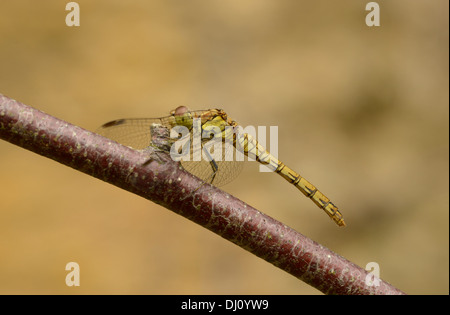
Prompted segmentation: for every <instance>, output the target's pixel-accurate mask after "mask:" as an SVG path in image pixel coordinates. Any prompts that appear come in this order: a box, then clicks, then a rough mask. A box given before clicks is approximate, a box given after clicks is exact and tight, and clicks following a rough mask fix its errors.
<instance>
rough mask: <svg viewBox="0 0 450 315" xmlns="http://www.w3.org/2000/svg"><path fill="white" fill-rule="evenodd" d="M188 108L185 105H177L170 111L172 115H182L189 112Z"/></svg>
mask: <svg viewBox="0 0 450 315" xmlns="http://www.w3.org/2000/svg"><path fill="white" fill-rule="evenodd" d="M189 112H190V110H189V108H187V107H186V106H178V107H177V108H176V109H174V110H173V111H171V112H170V114H171V115H172V116H183V115H185V114H186V113H189Z"/></svg>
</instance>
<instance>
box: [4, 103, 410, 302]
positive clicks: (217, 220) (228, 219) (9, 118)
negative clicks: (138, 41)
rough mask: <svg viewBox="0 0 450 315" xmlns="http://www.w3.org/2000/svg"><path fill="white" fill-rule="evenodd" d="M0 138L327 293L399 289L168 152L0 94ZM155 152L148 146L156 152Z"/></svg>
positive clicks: (359, 292)
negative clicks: (373, 281) (122, 140)
mask: <svg viewBox="0 0 450 315" xmlns="http://www.w3.org/2000/svg"><path fill="white" fill-rule="evenodd" d="M0 138H2V139H4V140H6V141H9V142H11V143H13V144H16V145H18V146H21V147H23V148H25V149H28V150H30V151H33V152H35V153H37V154H40V155H43V156H46V157H48V158H50V159H53V160H55V161H57V162H59V163H62V164H65V165H67V166H70V167H72V168H74V169H76V170H79V171H81V172H84V173H86V174H88V175H91V176H94V177H96V178H98V179H101V180H103V181H106V182H108V183H110V184H113V185H116V186H118V187H120V188H122V189H125V190H128V191H130V192H132V193H134V194H137V195H139V196H141V197H144V198H146V199H148V200H151V201H153V202H155V203H157V204H160V205H162V206H163V207H165V208H167V209H169V210H172V211H173V212H175V213H177V214H179V215H182V216H184V217H185V218H187V219H189V220H191V221H193V222H195V223H197V224H199V225H201V226H203V227H205V228H207V229H209V230H211V231H212V232H214V233H216V234H218V235H220V236H222V237H223V238H225V239H227V240H229V241H231V242H233V243H235V244H236V245H238V246H240V247H242V248H244V249H245V250H247V251H249V252H251V253H253V254H255V255H256V256H258V257H260V258H262V259H264V260H266V261H268V262H270V263H271V264H273V265H275V266H277V267H278V268H281V269H283V270H284V271H286V272H288V273H290V274H291V275H293V276H295V277H297V278H298V279H300V280H302V281H304V282H306V283H308V284H310V285H311V286H313V287H315V288H317V289H318V290H320V291H322V292H323V293H325V294H404V293H403V292H402V291H400V290H398V289H397V288H395V287H393V286H392V285H390V284H389V283H387V282H385V281H383V280H380V282H379V285H378V286H368V285H366V283H365V280H366V277H367V275H368V272H367V271H366V270H364V269H363V268H361V267H359V266H357V265H355V264H353V263H352V262H350V261H348V260H346V259H345V258H343V257H341V256H339V255H338V254H336V253H334V252H332V251H331V250H329V249H327V248H325V247H324V246H322V245H320V244H318V243H316V242H314V241H312V240H311V239H309V238H307V237H305V236H304V235H302V234H300V233H298V232H297V231H295V230H293V229H291V228H290V227H288V226H286V225H284V224H283V223H281V222H278V221H276V220H274V219H273V218H271V217H269V216H267V215H265V214H263V213H261V212H260V211H258V210H256V209H254V208H252V207H251V206H249V205H247V204H245V203H244V202H243V201H241V200H239V199H237V198H235V197H233V196H230V195H229V194H227V193H225V192H223V191H221V190H219V189H217V188H215V187H213V186H211V185H209V184H203V185H202V182H201V181H200V180H199V179H197V178H196V177H194V176H193V175H191V174H189V173H187V172H186V171H184V170H183V169H182V168H181V167H180V166H179V164H178V163H175V162H173V161H172V160H171V159H170V158H169V157H168V155H166V154H162V153H161V152H158V159H156V158H155V159H151V160H150V161H149V153H152V152H149V150H150V151H151V149H148V150H147V151H136V150H133V149H131V148H128V147H125V146H122V145H120V144H118V143H116V142H113V141H111V140H109V139H106V138H104V137H101V136H99V135H97V134H95V133H92V132H90V131H87V130H84V129H82V128H80V127H77V126H74V125H71V124H69V123H67V122H65V121H62V120H59V119H57V118H55V117H52V116H50V115H48V114H45V113H43V112H41V111H39V110H36V109H34V108H31V107H29V106H26V105H24V104H22V103H20V102H17V101H15V100H13V99H11V98H8V97H6V96H4V95H2V94H0ZM154 153H155V152H153V154H154Z"/></svg>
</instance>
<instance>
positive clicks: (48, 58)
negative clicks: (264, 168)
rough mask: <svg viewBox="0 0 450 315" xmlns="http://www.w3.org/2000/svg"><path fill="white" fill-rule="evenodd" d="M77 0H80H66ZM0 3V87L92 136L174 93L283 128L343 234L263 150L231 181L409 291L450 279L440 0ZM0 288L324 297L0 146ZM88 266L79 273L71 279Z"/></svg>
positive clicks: (71, 174) (127, 199)
mask: <svg viewBox="0 0 450 315" xmlns="http://www.w3.org/2000/svg"><path fill="white" fill-rule="evenodd" d="M67 2H68V1H67ZM67 2H64V1H31V0H29V1H25V0H18V1H1V2H0V93H2V94H5V95H7V96H9V97H12V98H14V99H17V100H19V101H21V102H23V103H25V104H28V105H31V106H33V107H35V108H38V109H40V110H42V111H45V112H46V113H49V114H51V115H53V116H56V117H59V118H61V119H64V120H67V121H69V122H71V123H73V124H77V125H79V126H81V127H83V128H86V129H89V130H95V129H96V128H97V127H98V126H99V125H101V124H102V123H104V122H106V121H109V120H112V119H116V118H123V117H159V116H163V115H166V114H167V113H168V112H169V111H170V110H171V109H173V108H175V107H176V106H179V105H187V106H189V107H191V108H192V109H204V108H211V107H220V108H224V109H225V110H226V111H227V112H228V113H229V114H230V116H232V117H233V118H234V119H235V120H237V121H238V122H240V123H241V124H242V125H255V126H256V125H261V126H270V125H275V126H278V127H279V157H280V159H281V160H282V161H284V162H285V163H286V164H287V165H289V166H290V167H292V168H293V169H295V170H297V171H299V172H300V173H301V174H302V175H303V176H305V178H307V179H308V180H310V181H311V182H312V183H314V184H316V185H317V186H318V187H319V188H320V189H321V190H322V191H323V192H324V193H325V194H326V195H327V196H329V197H330V198H331V199H332V200H333V201H334V202H335V203H336V204H337V205H338V206H339V207H340V208H341V209H342V212H343V214H344V216H345V219H346V222H347V225H348V226H347V227H346V228H338V227H337V226H335V224H334V223H333V222H332V221H331V220H329V219H328V217H327V216H326V215H325V214H324V213H323V212H322V211H321V210H319V209H318V208H317V207H316V206H315V205H314V204H313V203H312V202H311V201H310V200H308V199H307V198H305V197H304V196H303V195H302V194H301V193H300V192H299V191H297V190H296V189H295V188H293V187H291V186H289V185H288V184H287V183H286V182H284V181H283V180H282V179H281V178H278V177H277V176H275V175H274V174H270V173H259V172H258V167H257V166H256V165H255V164H252V163H247V164H248V165H246V168H245V170H244V171H243V172H242V174H241V176H239V177H238V178H237V179H236V180H234V181H233V182H232V183H230V184H228V185H227V186H224V187H223V188H224V189H225V190H226V191H227V192H229V193H231V194H233V195H235V196H237V197H239V198H241V199H242V200H244V201H246V202H247V203H249V204H250V205H252V206H254V207H256V208H258V209H259V210H261V211H263V212H265V213H267V214H268V215H270V216H272V217H274V218H276V219H278V220H280V221H282V222H284V223H285V224H287V225H289V226H291V227H292V228H294V229H296V230H298V231H299V232H301V233H303V234H305V235H307V236H308V237H310V238H312V239H314V240H316V241H318V242H320V243H321V244H323V245H325V246H327V247H329V248H330V249H332V250H333V251H335V252H337V253H339V254H340V255H342V256H344V257H346V258H348V259H349V260H351V261H353V262H355V263H357V264H358V265H360V266H362V267H365V266H366V264H368V263H369V262H376V263H378V264H379V266H380V274H381V277H382V278H383V279H385V280H386V281H388V282H390V283H392V284H393V285H394V286H396V287H398V288H399V289H401V290H403V291H405V292H407V293H412V294H420V293H425V294H432V293H438V294H448V293H449V286H448V283H449V205H448V202H449V193H448V189H449V176H448V175H449V168H448V166H449V165H448V162H449V146H448V144H449V139H448V131H449V117H448V112H449V94H448V84H449V79H448V75H449V73H448V67H449V64H448V44H449V33H448V26H449V24H448V23H449V18H448V10H449V8H448V2H447V1H438V0H432V1H425V0H414V1H411V0H409V1H407V0H397V1H385V0H382V1H378V4H379V5H380V8H381V26H380V27H372V28H370V27H368V26H367V25H366V24H365V16H366V14H367V13H368V12H366V11H365V5H366V3H368V2H369V1H356V0H352V1H350V0H345V1H323V0H322V1H271V0H262V1H261V0H249V1H238V0H228V1H218V0H210V1H206V0H205V1H175V0H165V1H162V0H161V1H144V0H142V1H130V2H124V1H87V0H81V1H78V4H79V5H80V9H81V19H80V22H81V25H80V27H68V26H66V24H65V17H66V14H67V13H68V12H67V11H65V5H66V3H67ZM0 198H1V199H0V293H3V294H5V293H42V294H47V293H62V294H71V293H106V294H108V293H114V294H118V293H138V294H143V293H149V294H190V293H193V294H319V293H320V292H319V291H317V290H316V289H314V288H312V287H310V286H309V285H307V284H305V283H303V282H301V281H299V280H297V279H296V278H294V277H292V276H291V275H289V274H287V273H285V272H283V271H281V270H279V269H277V268H275V267H274V266H272V265H270V264H269V263H267V262H265V261H263V260H261V259H259V258H257V257H256V256H253V255H252V254H249V253H248V252H246V251H244V250H243V249H241V248H239V247H237V246H235V245H233V244H231V243H229V242H227V241H225V240H224V239H222V238H220V237H219V236H216V235H215V234H213V233H211V232H209V231H208V230H205V229H204V228H202V227H200V226H197V225H195V224H193V223H192V222H190V221H187V220H186V219H184V218H182V217H179V216H177V215H175V214H173V213H172V212H170V211H168V210H166V209H165V208H162V207H160V206H158V205H156V204H153V203H151V202H149V201H147V200H144V199H142V198H140V197H137V196H135V195H132V194H131V193H128V192H125V191H122V190H120V189H118V188H116V187H114V186H111V185H109V184H106V183H104V182H101V181H99V180H97V179H95V178H91V177H88V176H86V175H84V174H82V173H79V172H77V171H75V170H73V169H70V168H68V167H66V166H62V165H60V164H58V163H55V162H54V161H51V160H48V159H46V158H43V157H41V156H38V155H35V154H33V153H31V152H28V151H25V150H23V149H21V148H19V147H16V146H14V145H12V144H9V143H6V142H4V141H0ZM70 261H75V262H78V263H79V265H80V268H81V286H80V287H77V288H73V287H67V286H66V285H65V276H66V273H67V272H66V271H65V265H66V263H68V262H70Z"/></svg>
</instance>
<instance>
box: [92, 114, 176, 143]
mask: <svg viewBox="0 0 450 315" xmlns="http://www.w3.org/2000/svg"><path fill="white" fill-rule="evenodd" d="M152 124H162V125H163V126H165V127H167V128H169V129H170V128H171V126H170V125H168V123H167V121H165V119H164V118H136V119H118V120H113V121H110V122H108V123H106V124H104V125H103V126H101V127H100V128H99V129H97V130H96V133H98V134H99V135H102V136H104V137H106V138H109V139H111V140H114V141H116V142H119V143H120V144H123V145H126V146H128V147H132V148H134V149H137V150H142V149H145V148H147V147H148V146H150V143H151V139H152V137H151V136H152V134H151V131H150V126H151V125H152Z"/></svg>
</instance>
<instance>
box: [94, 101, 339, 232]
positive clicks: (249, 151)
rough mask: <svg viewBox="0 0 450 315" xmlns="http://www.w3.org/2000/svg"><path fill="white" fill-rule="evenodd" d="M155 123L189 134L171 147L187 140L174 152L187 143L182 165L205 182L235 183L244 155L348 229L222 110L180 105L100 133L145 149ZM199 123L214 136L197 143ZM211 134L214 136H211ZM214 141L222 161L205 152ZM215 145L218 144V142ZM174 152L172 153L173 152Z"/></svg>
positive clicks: (317, 193) (324, 201)
mask: <svg viewBox="0 0 450 315" xmlns="http://www.w3.org/2000/svg"><path fill="white" fill-rule="evenodd" d="M153 124H157V125H162V126H163V127H165V128H167V129H168V130H171V129H175V128H176V127H184V128H185V129H186V130H187V131H188V134H185V135H181V134H180V131H178V130H177V133H176V135H177V137H176V138H174V139H171V140H170V144H172V145H173V144H175V142H177V141H181V140H183V139H184V144H183V143H181V146H180V147H179V148H178V150H177V149H175V151H174V152H175V153H176V154H178V153H179V152H181V151H183V150H184V149H186V143H187V144H188V146H189V148H188V150H186V152H188V156H185V159H186V158H189V161H184V160H183V159H182V160H181V161H180V162H181V165H182V166H183V168H185V169H186V170H187V171H189V172H190V173H192V174H194V175H196V176H197V177H199V178H200V179H202V180H203V181H205V182H210V183H211V184H213V185H215V186H220V185H223V184H225V183H227V182H229V181H231V180H233V179H234V178H235V177H236V176H237V175H238V174H239V172H240V170H241V168H242V164H243V163H239V161H236V156H234V155H233V154H237V153H236V152H241V153H243V154H245V155H246V156H247V157H250V158H253V159H255V160H256V161H258V162H259V163H261V164H263V165H266V166H267V167H268V168H269V169H271V170H273V171H274V172H276V173H278V174H280V175H281V176H282V177H283V178H284V179H285V180H287V181H288V182H290V183H291V184H293V185H294V186H295V187H297V188H298V189H299V190H300V191H301V192H302V193H303V194H304V195H305V196H307V197H309V198H310V199H311V200H312V201H313V202H314V203H315V204H316V205H317V206H318V207H319V208H321V209H323V210H324V211H325V213H326V214H328V216H329V217H330V218H331V219H332V220H333V221H334V222H336V224H338V225H339V226H345V222H344V218H343V216H342V214H341V212H340V211H339V209H338V207H336V206H335V205H334V204H333V203H332V202H331V201H330V200H329V199H328V198H327V197H326V196H325V195H324V194H323V193H321V192H320V191H319V190H318V189H317V188H316V187H315V186H314V185H313V184H311V183H310V182H309V181H307V180H306V179H305V178H303V177H302V176H300V175H299V174H298V173H296V172H294V171H293V170H292V169H290V168H289V167H287V166H286V165H285V164H283V163H282V162H281V161H279V160H278V159H277V158H276V157H275V156H273V155H272V154H270V152H268V151H267V150H266V149H265V148H264V147H263V146H262V145H261V144H260V143H259V142H258V141H257V140H256V139H255V138H254V137H253V136H251V135H250V134H248V133H239V132H233V131H235V130H238V129H239V128H240V126H239V125H238V124H237V123H236V122H235V121H234V120H232V119H231V118H230V117H228V115H227V114H226V113H225V112H224V111H223V110H221V109H209V110H196V111H190V110H189V109H188V108H187V107H185V106H180V107H178V108H177V109H175V110H173V111H172V112H171V113H170V115H169V116H166V117H161V118H135V119H118V120H114V121H111V122H108V123H106V124H104V125H103V126H101V127H100V128H99V129H98V130H97V133H98V134H100V135H103V136H105V137H107V138H110V139H112V140H114V141H117V142H119V143H121V144H123V145H126V146H129V147H132V148H134V149H137V150H142V149H146V148H148V147H149V146H151V142H152V140H151V139H152V134H151V128H150V127H151V126H152V125H153ZM196 124H197V125H198V129H199V130H198V131H199V132H200V134H204V133H205V132H206V134H211V136H208V137H205V138H203V137H202V138H201V140H200V141H196V140H195V132H196V131H195V130H196V126H197V125H196ZM240 130H242V129H240ZM212 131H213V132H214V133H211V132H212ZM217 135H218V137H217ZM213 138H214V139H217V138H219V141H220V142H221V143H222V144H223V145H224V146H225V147H224V148H223V149H222V150H221V155H220V156H219V158H216V157H217V155H214V158H213V157H212V154H211V153H210V152H214V150H215V149H212V150H211V147H209V148H208V149H205V148H206V146H207V145H208V144H211V142H212V141H211V140H213ZM181 142H182V141H181ZM214 143H216V144H217V141H216V142H214ZM172 147H173V146H172ZM233 148H234V150H233ZM197 149H199V151H200V152H201V153H203V156H204V157H205V153H206V157H207V158H206V159H205V158H202V159H200V160H199V159H198V158H197V159H196V158H195V157H194V154H196V153H195V152H199V151H197ZM171 153H173V152H172V151H171ZM216 153H217V152H216ZM176 154H175V155H176ZM230 154H231V156H230Z"/></svg>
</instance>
